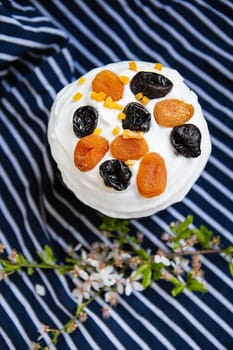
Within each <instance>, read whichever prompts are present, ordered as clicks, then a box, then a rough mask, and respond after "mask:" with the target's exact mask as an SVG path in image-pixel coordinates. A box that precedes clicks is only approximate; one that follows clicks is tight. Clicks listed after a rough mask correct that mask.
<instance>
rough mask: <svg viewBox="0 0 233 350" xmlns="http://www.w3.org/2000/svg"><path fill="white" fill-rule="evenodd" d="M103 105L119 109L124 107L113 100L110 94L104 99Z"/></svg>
mask: <svg viewBox="0 0 233 350" xmlns="http://www.w3.org/2000/svg"><path fill="white" fill-rule="evenodd" d="M104 107H105V108H111V109H119V110H120V111H121V110H122V109H123V108H124V106H122V105H120V104H119V103H117V102H115V101H113V100H112V97H111V96H108V97H107V98H106V100H105V101H104Z"/></svg>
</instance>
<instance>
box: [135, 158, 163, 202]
mask: <svg viewBox="0 0 233 350" xmlns="http://www.w3.org/2000/svg"><path fill="white" fill-rule="evenodd" d="M166 185H167V170H166V165H165V162H164V159H163V158H162V157H161V156H160V155H159V154H158V153H155V152H150V153H147V154H146V155H145V156H144V157H143V158H142V160H141V162H140V165H139V169H138V173H137V187H138V191H139V193H140V194H141V195H142V196H143V197H146V198H150V197H154V196H159V195H160V194H162V193H163V192H164V191H165V188H166Z"/></svg>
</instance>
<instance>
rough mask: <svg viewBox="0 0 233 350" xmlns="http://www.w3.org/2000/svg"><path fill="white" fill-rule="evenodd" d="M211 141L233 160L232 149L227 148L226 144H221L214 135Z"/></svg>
mask: <svg viewBox="0 0 233 350" xmlns="http://www.w3.org/2000/svg"><path fill="white" fill-rule="evenodd" d="M211 141H212V144H213V145H214V146H215V147H217V148H219V149H220V150H221V151H222V152H224V153H226V155H227V156H228V157H230V158H231V159H233V153H232V149H231V148H229V147H228V146H226V144H225V143H224V142H221V141H220V140H218V139H217V138H216V137H214V136H213V135H211Z"/></svg>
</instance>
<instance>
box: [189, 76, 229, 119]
mask: <svg viewBox="0 0 233 350" xmlns="http://www.w3.org/2000/svg"><path fill="white" fill-rule="evenodd" d="M187 84H188V85H189V87H190V88H191V89H192V90H193V91H195V92H196V94H197V95H198V96H200V97H202V98H203V99H204V100H205V101H207V102H208V104H210V105H211V106H213V107H214V108H216V109H217V110H219V111H220V112H221V113H224V115H225V116H227V117H229V118H230V119H232V110H231V109H230V108H227V107H226V106H224V105H223V104H222V103H221V100H220V102H218V101H217V100H216V99H215V98H212V97H211V96H210V94H208V93H207V92H206V91H204V90H203V89H202V88H201V87H200V86H198V85H196V84H195V83H193V82H191V81H190V80H187Z"/></svg>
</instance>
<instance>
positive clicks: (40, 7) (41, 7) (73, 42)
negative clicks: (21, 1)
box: [31, 0, 102, 66]
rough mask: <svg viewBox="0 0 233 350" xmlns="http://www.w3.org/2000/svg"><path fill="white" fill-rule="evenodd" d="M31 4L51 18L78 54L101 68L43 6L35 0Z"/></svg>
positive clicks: (92, 56) (90, 54)
mask: <svg viewBox="0 0 233 350" xmlns="http://www.w3.org/2000/svg"><path fill="white" fill-rule="evenodd" d="M31 2H32V3H33V5H34V6H35V7H37V8H38V9H39V11H40V12H41V13H43V14H44V15H46V16H48V17H49V18H51V20H52V21H53V23H54V24H55V25H56V26H57V27H58V28H60V29H62V30H63V31H64V32H65V33H66V34H67V35H68V36H69V39H70V41H71V43H72V44H73V45H74V47H75V48H76V49H77V50H78V52H80V51H81V52H82V55H84V56H85V57H86V58H87V59H88V60H89V61H91V62H92V63H93V64H94V65H95V66H101V65H102V62H101V61H100V60H99V59H98V58H97V57H96V56H94V55H93V54H92V53H91V52H90V51H89V50H87V49H86V47H85V46H84V45H82V43H81V42H80V41H78V40H77V39H76V37H75V36H73V35H72V33H70V32H68V31H67V28H65V27H64V26H62V25H61V23H60V22H58V21H57V20H56V19H55V18H54V17H53V16H52V15H51V13H49V12H48V11H47V10H46V9H45V8H44V7H43V6H41V4H39V2H38V1H36V0H31Z"/></svg>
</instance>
